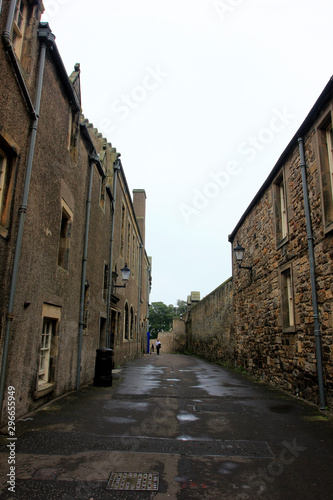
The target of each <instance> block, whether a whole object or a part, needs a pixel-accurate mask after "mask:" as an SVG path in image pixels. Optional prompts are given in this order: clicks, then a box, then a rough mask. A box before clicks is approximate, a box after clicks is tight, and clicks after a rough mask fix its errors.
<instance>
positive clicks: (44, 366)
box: [37, 304, 61, 391]
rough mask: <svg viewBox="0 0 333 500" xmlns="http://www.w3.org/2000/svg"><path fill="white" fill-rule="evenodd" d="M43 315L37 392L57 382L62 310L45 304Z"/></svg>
mask: <svg viewBox="0 0 333 500" xmlns="http://www.w3.org/2000/svg"><path fill="white" fill-rule="evenodd" d="M42 314H43V316H42V335H41V344H40V352H39V368H38V389H37V391H38V390H41V389H42V390H44V389H46V388H47V387H50V386H51V385H52V384H53V383H54V381H55V369H56V365H57V355H58V325H59V322H60V318H61V308H60V307H57V306H53V305H50V304H44V305H43V313H42Z"/></svg>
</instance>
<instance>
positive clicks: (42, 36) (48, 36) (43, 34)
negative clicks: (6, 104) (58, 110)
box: [0, 1, 55, 417]
mask: <svg viewBox="0 0 333 500" xmlns="http://www.w3.org/2000/svg"><path fill="white" fill-rule="evenodd" d="M15 4H16V2H15V1H13V2H12V3H11V5H10V13H9V16H8V22H7V29H8V28H9V24H10V23H12V22H13V15H14V14H13V12H14V10H15ZM8 31H9V33H10V32H11V29H8ZM38 38H39V40H40V42H41V50H40V59H39V71H38V79H37V88H36V104H35V108H34V109H33V123H32V125H31V136H30V145H29V152H28V160H27V169H26V173H25V181H24V191H23V198H22V204H21V207H20V209H19V212H20V215H19V225H18V231H17V240H16V246H15V253H14V263H13V269H12V279H11V285H10V293H9V301H8V309H7V317H6V328H5V338H4V347H3V355H2V364H1V376H0V377H1V378H0V405H1V407H0V417H1V414H2V405H3V397H4V387H5V379H6V370H7V359H8V349H9V340H10V334H11V328H12V322H13V319H14V314H13V309H14V298H15V291H16V284H17V275H18V268H19V263H20V257H21V246H22V239H23V229H24V222H25V215H26V212H27V208H28V197H29V188H30V179H31V172H32V165H33V157H34V152H35V145H36V137H37V128H38V118H39V111H40V102H41V97H42V88H43V76H44V68H45V57H46V49H47V47H48V46H50V47H52V46H53V44H54V41H55V36H54V35H53V33H52V32H51V29H50V27H49V25H48V24H45V25H44V26H43V27H42V28H41V29H39V30H38ZM6 43H7V44H8V43H10V40H9V41H8V38H6ZM14 57H15V56H14ZM28 95H29V94H28ZM29 100H30V97H29ZM30 102H31V101H30Z"/></svg>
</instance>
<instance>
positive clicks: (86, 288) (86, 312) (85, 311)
mask: <svg viewBox="0 0 333 500" xmlns="http://www.w3.org/2000/svg"><path fill="white" fill-rule="evenodd" d="M89 288H90V287H89V282H88V281H86V282H85V284H84V306H83V330H87V328H88V317H89V302H90V300H89V298H90V293H89Z"/></svg>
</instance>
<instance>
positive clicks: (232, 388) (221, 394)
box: [0, 354, 333, 500]
mask: <svg viewBox="0 0 333 500" xmlns="http://www.w3.org/2000/svg"><path fill="white" fill-rule="evenodd" d="M6 431H7V429H6V428H5V429H3V433H2V435H1V436H0V470H1V476H0V480H1V483H0V499H7V500H8V499H21V500H34V499H37V500H39V499H40V500H57V499H61V500H74V499H75V500H104V499H116V500H126V499H129V500H136V499H143V500H145V499H152V498H155V499H156V500H165V499H175V500H187V499H191V500H196V499H201V500H202V499H218V500H220V499H221V500H252V499H253V500H254V499H265V500H278V499H281V500H282V499H283V500H314V499H319V498H320V499H321V500H329V499H331V498H332V463H333V439H332V438H333V425H332V420H331V419H330V418H329V417H327V416H326V415H324V414H323V413H321V412H319V411H318V409H317V408H315V407H313V406H311V405H308V404H306V403H304V402H302V401H300V400H297V399H295V398H292V397H290V396H288V395H286V394H284V393H281V392H279V391H276V390H273V389H272V388H270V387H268V386H267V385H265V384H263V383H260V382H256V381H254V380H253V379H251V378H249V377H247V376H245V375H242V374H239V373H235V372H233V371H230V370H226V369H224V368H222V367H219V366H217V365H214V364H210V363H207V362H205V361H202V360H199V359H197V358H193V357H190V356H182V355H172V354H162V355H160V356H157V355H156V354H155V355H150V356H149V355H147V356H144V357H142V358H140V359H137V360H135V361H132V362H130V363H128V364H127V365H125V366H124V367H122V369H121V370H120V372H119V373H117V374H114V381H113V386H112V387H106V388H101V387H93V386H88V387H84V388H82V389H80V391H77V392H73V393H71V394H68V395H67V396H65V397H63V398H60V399H58V400H56V401H54V402H53V403H51V404H49V405H46V406H44V407H43V408H42V409H40V410H39V411H37V412H35V413H33V414H30V415H27V416H26V418H23V419H20V420H18V421H17V422H16V438H17V440H16V441H12V440H11V439H10V437H9V436H8V435H7V434H5V432H6ZM8 445H11V446H12V448H10V446H8ZM11 459H12V460H14V462H13V463H15V474H13V470H12V476H10V473H11V470H10V466H11V465H10V464H9V462H10V461H11ZM129 473H134V474H136V475H132V477H130V476H129ZM125 474H126V475H125ZM112 478H114V482H113V483H111V479H112ZM116 478H118V483H116ZM10 480H12V481H13V484H14V485H15V486H14V489H15V491H10V485H11V483H10V482H9V483H7V481H10ZM109 480H110V481H109ZM122 480H123V485H125V484H126V481H127V483H128V484H129V485H132V487H136V488H138V487H139V486H140V485H141V486H140V487H141V488H143V487H145V488H150V489H144V490H140V491H137V490H133V491H130V490H124V489H120V488H121V487H122V486H121V481H122ZM154 481H155V482H154ZM156 481H159V482H158V485H157V482H156ZM115 487H117V488H118V489H108V488H115Z"/></svg>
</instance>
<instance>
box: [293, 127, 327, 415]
mask: <svg viewBox="0 0 333 500" xmlns="http://www.w3.org/2000/svg"><path fill="white" fill-rule="evenodd" d="M298 145H299V154H300V160H301V172H302V183H303V196H304V209H305V218H306V230H307V239H308V249H309V263H310V279H311V291H312V307H313V320H314V335H315V341H316V358H317V375H318V388H319V402H320V409H321V410H324V409H325V407H326V402H325V390H324V377H323V363H322V353H321V331H320V322H319V312H318V301H317V289H316V272H315V259H314V250H313V234H312V226H311V216H310V205H309V197H308V185H307V179H306V161H305V152H304V141H303V138H302V137H299V138H298Z"/></svg>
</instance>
